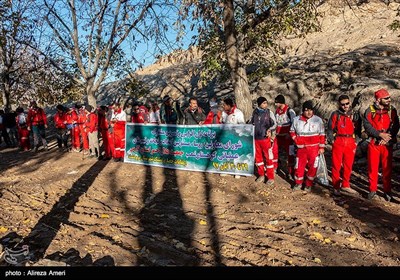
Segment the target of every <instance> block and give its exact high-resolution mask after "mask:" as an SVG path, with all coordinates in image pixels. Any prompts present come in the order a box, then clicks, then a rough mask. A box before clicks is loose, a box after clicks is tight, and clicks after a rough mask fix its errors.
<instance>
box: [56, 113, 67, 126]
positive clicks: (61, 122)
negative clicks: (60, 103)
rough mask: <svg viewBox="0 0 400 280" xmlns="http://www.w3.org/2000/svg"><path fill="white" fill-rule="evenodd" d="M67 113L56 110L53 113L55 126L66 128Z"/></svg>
mask: <svg viewBox="0 0 400 280" xmlns="http://www.w3.org/2000/svg"><path fill="white" fill-rule="evenodd" d="M66 123H67V115H66V114H65V113H64V112H61V113H60V112H57V113H56V114H55V115H54V125H55V127H56V128H66V127H67V126H66Z"/></svg>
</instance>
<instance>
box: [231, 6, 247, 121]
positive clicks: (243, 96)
mask: <svg viewBox="0 0 400 280" xmlns="http://www.w3.org/2000/svg"><path fill="white" fill-rule="evenodd" d="M224 35H225V48H226V50H225V51H226V58H227V61H228V64H229V66H230V68H231V71H232V72H231V78H232V85H233V91H234V94H235V100H236V105H237V107H238V108H239V109H240V110H242V112H243V114H244V118H245V120H248V119H250V117H251V114H252V112H253V108H252V100H251V95H250V89H249V81H248V79H247V73H246V69H245V68H244V66H243V65H242V63H241V62H242V59H241V57H242V56H241V53H240V51H239V49H238V46H237V44H238V41H237V37H236V31H235V18H234V6H233V0H226V1H224Z"/></svg>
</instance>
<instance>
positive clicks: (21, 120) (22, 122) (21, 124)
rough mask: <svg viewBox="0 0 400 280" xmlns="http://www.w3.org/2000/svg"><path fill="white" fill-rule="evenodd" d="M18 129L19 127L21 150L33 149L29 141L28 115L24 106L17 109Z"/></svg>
mask: <svg viewBox="0 0 400 280" xmlns="http://www.w3.org/2000/svg"><path fill="white" fill-rule="evenodd" d="M16 112H17V117H16V123H17V129H18V137H19V145H20V148H21V150H23V151H29V150H30V149H31V143H30V141H29V130H28V126H27V124H26V119H27V116H26V114H25V113H24V108H22V107H18V108H17V110H16Z"/></svg>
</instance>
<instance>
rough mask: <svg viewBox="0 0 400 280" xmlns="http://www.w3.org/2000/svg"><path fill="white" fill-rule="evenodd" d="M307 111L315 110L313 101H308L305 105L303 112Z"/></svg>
mask: <svg viewBox="0 0 400 280" xmlns="http://www.w3.org/2000/svg"><path fill="white" fill-rule="evenodd" d="M306 109H310V110H314V105H313V103H312V101H311V100H307V101H306V102H304V103H303V112H304V111H305V110H306Z"/></svg>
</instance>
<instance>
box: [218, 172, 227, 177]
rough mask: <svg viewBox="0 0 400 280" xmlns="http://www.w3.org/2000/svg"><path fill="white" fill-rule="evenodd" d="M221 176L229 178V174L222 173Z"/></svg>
mask: <svg viewBox="0 0 400 280" xmlns="http://www.w3.org/2000/svg"><path fill="white" fill-rule="evenodd" d="M219 176H221V177H226V176H228V174H226V173H221V174H219Z"/></svg>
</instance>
